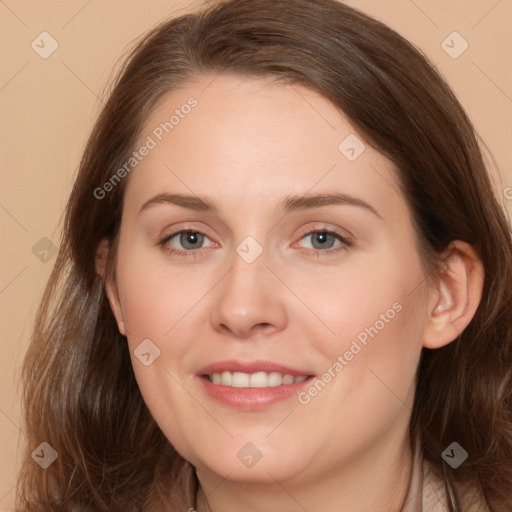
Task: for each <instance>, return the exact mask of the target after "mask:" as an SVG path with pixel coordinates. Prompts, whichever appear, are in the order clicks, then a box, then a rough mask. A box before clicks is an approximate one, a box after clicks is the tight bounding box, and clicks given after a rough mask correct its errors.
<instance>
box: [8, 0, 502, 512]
mask: <svg viewBox="0 0 512 512" xmlns="http://www.w3.org/2000/svg"><path fill="white" fill-rule="evenodd" d="M200 3H201V2H200V0H196V1H195V2H193V1H192V0H189V1H177V0H149V1H145V2H142V1H140V2H130V3H128V2H126V1H124V0H123V1H121V0H111V1H109V2H101V1H99V0H89V1H87V0H68V1H66V2H63V1H55V0H48V1H46V2H44V4H42V3H40V2H37V3H36V2H32V1H28V0H5V1H2V0H0V34H1V35H0V37H1V45H2V46H1V47H2V50H3V52H2V59H1V68H0V108H1V113H0V116H1V117H0V118H1V120H2V123H1V134H0V163H1V169H2V170H1V174H0V176H1V185H0V233H1V239H2V251H1V252H0V258H1V267H0V312H1V323H0V329H1V353H0V354H1V357H0V461H1V464H0V510H9V509H12V507H13V499H14V488H13V486H14V482H15V472H16V469H17V445H18V440H19V439H20V440H21V441H22V440H23V433H22V432H21V430H20V427H21V428H22V425H21V423H20V407H19V392H20V389H19V380H18V376H19V368H20V364H21V361H22V358H23V355H24V353H25V350H26V347H27V343H28V338H29V334H30V330H31V327H32V324H33V317H34V314H35V309H36V307H37V303H38V300H39V298H40V295H41V293H42V290H43V286H44V284H45V282H46V280H47V278H48V276H49V272H50V270H51V266H52V264H53V262H54V256H52V254H51V252H49V253H47V256H46V257H47V258H48V261H46V262H44V261H41V260H40V258H43V259H44V254H42V253H41V250H42V249H41V247H42V246H40V245H38V246H36V250H34V251H35V253H36V254H34V253H33V250H32V248H33V247H34V246H35V245H36V244H38V242H39V241H40V240H41V239H42V238H43V237H47V238H48V239H50V240H52V241H53V243H55V244H57V243H58V240H59V231H58V225H59V219H60V215H61V212H62V209H63V207H64V205H65V201H66V198H67V195H68V193H69V190H70V187H71V184H72V180H73V176H74V173H75V171H76V168H77V165H78V162H79V158H80V154H81V151H82V149H83V147H84V144H85V141H86V137H87V135H88V133H89V131H90V129H91V126H92V123H93V120H94V118H95V117H96V115H97V113H98V111H99V108H100V106H101V99H100V98H101V97H102V91H103V89H104V87H105V85H106V84H107V82H108V80H109V78H110V77H112V70H113V68H114V67H115V66H117V65H119V58H120V57H121V56H122V55H124V54H125V52H126V50H127V47H128V45H129V43H130V42H131V41H133V40H134V39H135V38H136V37H137V36H139V35H140V34H141V33H142V32H145V31H146V30H147V29H149V28H150V27H151V26H153V25H154V24H155V23H156V22H157V21H159V20H160V19H161V18H163V17H167V16H169V15H172V14H174V13H176V14H177V13H180V12H182V11H183V10H184V9H187V8H188V7H191V6H195V5H199V4H200ZM347 3H349V4H350V5H353V6H355V7H358V8H360V9H362V10H364V11H366V12H368V13H370V14H372V15H374V16H375V17H377V18H379V19H380V20H382V21H384V22H385V23H387V24H388V25H390V26H391V27H392V28H394V29H396V30H397V31H398V32H400V33H401V34H402V35H404V36H405V37H406V38H408V39H409V40H411V41H412V42H413V43H415V44H416V45H417V46H419V47H420V48H421V49H422V50H423V51H424V52H425V53H426V54H427V55H428V56H429V57H430V59H431V60H432V62H433V63H434V64H435V65H436V66H437V67H438V69H439V70H440V71H441V73H442V74H443V75H444V76H445V77H446V78H447V80H448V82H449V83H450V84H451V85H452V87H453V89H454V91H455V93H456V94H457V96H458V98H459V99H460V101H461V102H462V104H463V106H464V107H465V108H466V110H467V112H468V113H469V115H470V117H471V119H472V120H473V122H474V124H475V126H476V128H477V131H478V132H479V134H480V135H481V137H482V138H483V140H484V142H485V143H486V144H487V146H488V147H489V149H490V151H491V153H492V154H493V155H494V157H495V159H496V162H497V164H498V166H499V169H494V170H493V179H494V183H495V186H496V191H497V194H498V195H499V196H500V198H501V201H502V203H503V205H504V207H505V208H507V209H508V211H509V212H510V211H512V188H507V187H511V186H512V165H511V164H512V146H511V143H510V141H511V136H512V76H511V66H510V63H511V48H512V32H510V31H508V30H507V28H508V27H509V26H510V21H511V20H512V2H510V1H509V0H457V1H454V0H450V1H446V2H439V1H438V0H414V1H413V0H392V1H390V0H388V1H385V2H383V1H377V0H373V1H371V0H352V1H349V2H347ZM44 31H46V32H48V33H49V34H51V36H52V37H53V38H54V39H55V40H56V41H57V42H58V45H59V46H58V49H57V50H56V51H55V52H54V53H53V54H52V55H51V56H50V57H48V58H47V59H42V58H41V57H40V56H39V55H38V54H37V53H36V52H35V51H34V50H33V49H32V48H31V43H32V41H33V40H35V39H36V38H37V37H38V36H39V34H41V32H44ZM453 31H457V32H459V33H460V34H461V35H462V37H463V38H464V39H465V40H466V41H467V42H468V44H469V47H468V49H467V50H466V51H465V52H464V53H463V54H462V55H461V56H460V57H459V58H457V59H453V58H452V57H450V56H449V55H448V54H447V53H446V52H445V51H444V49H443V48H442V46H441V43H442V42H443V41H444V40H445V39H446V37H447V36H448V35H449V34H451V33H452V32H453ZM38 40H40V39H38ZM459 44H460V43H459V42H457V41H455V42H454V45H455V49H458V48H459V46H457V45H459ZM116 69H117V68H116ZM507 191H508V192H507ZM507 196H508V199H507ZM39 244H44V242H39ZM37 248H39V249H38V250H37ZM37 255H39V258H38V257H36V256H37ZM34 448H35V447H34Z"/></svg>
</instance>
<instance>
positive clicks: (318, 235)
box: [303, 231, 340, 250]
mask: <svg viewBox="0 0 512 512" xmlns="http://www.w3.org/2000/svg"><path fill="white" fill-rule="evenodd" d="M306 238H309V239H310V241H311V245H312V248H313V249H316V250H323V249H332V247H334V246H335V244H336V242H337V241H338V242H339V241H340V240H339V237H337V236H335V235H334V234H332V233H328V232H327V231H313V232H311V233H308V234H307V235H306V236H304V237H303V239H306Z"/></svg>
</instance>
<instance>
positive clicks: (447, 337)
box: [423, 240, 484, 349]
mask: <svg viewBox="0 0 512 512" xmlns="http://www.w3.org/2000/svg"><path fill="white" fill-rule="evenodd" d="M447 254H448V256H447V257H446V258H445V269H443V271H442V272H441V274H440V275H439V277H438V280H437V286H436V288H435V289H433V290H432V294H431V300H430V301H429V306H428V311H427V313H428V318H427V323H426V326H425V330H424V333H423V346H424V347H426V348H430V349H436V348H440V347H443V346H445V345H447V344H449V343H451V342H452V341H453V340H455V339H456V338H457V337H458V336H459V335H460V334H461V333H462V332H463V331H464V329H465V328H466V327H467V326H468V324H469V323H470V322H471V319H472V318H473V316H474V314H475V312H476V310H477V308H478V304H479V303H480V299H481V297H482V289H483V283H484V269H483V265H482V263H481V261H480V259H479V258H478V256H477V255H476V253H475V251H474V249H473V248H472V247H471V246H470V245H469V244H467V243H465V242H461V241H459V240H457V241H455V242H452V244H451V245H450V248H449V250H448V251H447Z"/></svg>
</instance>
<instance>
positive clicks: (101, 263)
mask: <svg viewBox="0 0 512 512" xmlns="http://www.w3.org/2000/svg"><path fill="white" fill-rule="evenodd" d="M109 251H110V240H109V239H108V238H104V239H103V240H102V241H101V242H100V243H99V244H98V247H97V249H96V258H95V266H96V275H97V276H98V277H99V278H100V279H102V280H103V281H105V292H106V294H107V299H108V302H109V304H110V309H111V310H112V313H113V315H114V317H115V319H116V322H117V327H118V329H119V332H120V333H121V334H122V335H123V336H126V326H125V322H124V317H123V312H122V309H121V302H120V300H119V292H118V290H117V284H116V283H115V279H114V278H113V277H112V278H110V277H109V276H107V261H108V255H109Z"/></svg>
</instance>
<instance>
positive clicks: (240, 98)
mask: <svg viewBox="0 0 512 512" xmlns="http://www.w3.org/2000/svg"><path fill="white" fill-rule="evenodd" d="M144 146H147V147H148V148H149V149H148V150H145V151H143V152H144V153H145V155H144V156H142V157H140V155H139V158H140V161H138V162H137V164H136V168H134V171H133V172H131V173H130V176H129V185H128V188H127V192H126V195H127V197H126V203H132V202H135V203H137V204H138V205H140V204H142V203H143V202H144V200H145V199H147V198H148V197H149V196H151V195H154V194H157V193H162V192H176V191H178V192H183V193H191V192H192V193H196V194H198V195H203V194H208V195H209V196H212V197H214V198H215V197H218V198H222V200H223V201H224V202H226V203H229V202H231V203H232V204H233V206H236V204H240V203H244V204H246V202H247V201H253V202H254V203H255V204H258V205H260V206H261V205H262V204H266V203H270V202H271V203H273V204H275V202H276V201H277V200H278V198H282V197H283V196H284V195H287V194H301V193H302V194H304V193H306V192H308V191H312V192H325V191H330V190H336V191H342V192H344V193H348V194H361V193H364V195H365V198H366V199H367V200H368V202H373V203H376V204H378V205H380V206H381V209H382V210H386V209H388V208H390V207H391V205H392V204H393V202H396V201H401V197H399V196H400V194H398V188H399V187H398V183H397V178H396V172H395V170H394V166H393V164H392V162H391V161H389V160H388V159H387V158H386V157H385V156H384V155H382V154H381V153H379V152H378V151H376V150H375V149H374V148H373V147H371V146H370V145H368V144H367V143H366V142H364V141H363V139H362V137H361V136H359V135H358V134H357V131H356V130H355V128H354V127H353V126H352V125H351V123H350V122H349V120H348V119H347V118H346V117H345V116H344V115H343V114H342V113H341V112H340V111H339V110H338V109H337V108H336V107H335V106H334V105H333V104H332V103H331V102H329V101H328V100H327V99H326V98H325V97H323V96H322V95H320V94H319V93H317V92H314V91H312V90H310V89H307V88H305V87H302V86H298V85H284V84H279V83H275V82H272V81H270V80H266V79H265V80H263V79H254V78H249V77H241V76H238V75H218V76H215V75H213V76H205V77H201V78H199V79H197V80H196V81H193V82H189V83H188V84H187V85H185V86H183V87H181V88H180V89H177V90H173V91H172V92H169V93H167V94H166V95H165V96H164V97H162V98H161V99H160V101H159V102H158V103H157V104H156V105H155V107H154V108H153V109H152V111H151V113H150V115H149V116H148V117H147V119H146V121H145V123H144V125H143V129H142V130H141V134H140V136H139V138H138V142H137V145H136V150H137V149H138V148H143V147H144ZM141 152H142V151H141Z"/></svg>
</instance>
